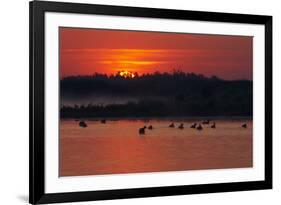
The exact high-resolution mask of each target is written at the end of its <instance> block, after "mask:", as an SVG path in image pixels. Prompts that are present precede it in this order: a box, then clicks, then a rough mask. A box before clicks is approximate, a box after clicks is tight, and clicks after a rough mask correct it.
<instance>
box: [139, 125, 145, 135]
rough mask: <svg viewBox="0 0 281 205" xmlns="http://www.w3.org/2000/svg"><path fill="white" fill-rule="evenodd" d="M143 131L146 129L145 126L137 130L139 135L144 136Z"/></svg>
mask: <svg viewBox="0 0 281 205" xmlns="http://www.w3.org/2000/svg"><path fill="white" fill-rule="evenodd" d="M145 129H146V126H144V127H142V128H140V129H139V134H140V135H144V134H145Z"/></svg>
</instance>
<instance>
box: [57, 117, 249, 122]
mask: <svg viewBox="0 0 281 205" xmlns="http://www.w3.org/2000/svg"><path fill="white" fill-rule="evenodd" d="M101 119H106V120H111V121H116V120H167V121H171V120H253V117H252V116H190V117H181V116H172V117H85V118H75V117H67V118H66V117H64V118H63V117H61V118H60V120H88V121H100V120H101Z"/></svg>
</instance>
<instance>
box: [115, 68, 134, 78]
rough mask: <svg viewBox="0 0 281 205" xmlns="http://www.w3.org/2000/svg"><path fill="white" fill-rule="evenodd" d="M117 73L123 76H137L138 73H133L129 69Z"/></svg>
mask: <svg viewBox="0 0 281 205" xmlns="http://www.w3.org/2000/svg"><path fill="white" fill-rule="evenodd" d="M117 75H118V76H121V77H123V78H135V77H136V76H137V73H133V72H131V71H128V70H122V71H118V72H117Z"/></svg>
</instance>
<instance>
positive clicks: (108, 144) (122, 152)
mask: <svg viewBox="0 0 281 205" xmlns="http://www.w3.org/2000/svg"><path fill="white" fill-rule="evenodd" d="M215 121H216V129H211V128H210V125H203V130H201V131H198V130H195V129H191V128H190V126H191V124H192V123H193V122H196V120H178V121H177V120H173V121H172V120H149V121H144V120H114V121H107V122H106V124H101V123H100V121H86V123H87V125H88V127H87V128H81V127H79V126H78V123H79V122H77V121H75V120H61V123H60V147H59V148H60V151H59V152H60V165H59V167H60V170H59V172H60V176H78V175H102V174H119V173H139V172H160V171H182V170H200V169H222V168H241V167H252V165H253V161H252V141H253V139H252V120H245V119H241V120H215ZM171 122H174V123H175V125H176V127H175V128H169V127H168V126H169V124H170V123H171ZM197 122H199V120H197ZM180 123H183V124H184V126H185V128H184V129H182V130H181V129H178V128H177V127H178V125H179V124H180ZM244 123H247V126H248V127H247V128H246V129H245V128H242V127H241V125H242V124H244ZM144 125H146V126H148V125H153V127H154V129H153V130H147V129H146V131H145V135H140V134H139V132H138V130H139V128H140V127H143V126H144Z"/></svg>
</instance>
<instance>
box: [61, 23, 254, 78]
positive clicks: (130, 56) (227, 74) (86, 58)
mask: <svg viewBox="0 0 281 205" xmlns="http://www.w3.org/2000/svg"><path fill="white" fill-rule="evenodd" d="M252 55H253V40H252V37H250V36H225V35H206V34H204V35H200V34H179V33H163V32H140V31H121V30H101V29H83V28H60V76H61V77H66V76H73V75H92V74H93V73H95V72H97V73H105V74H108V75H110V74H116V73H117V72H118V71H121V70H128V71H131V72H137V73H138V74H139V75H142V74H144V73H154V72H156V71H158V72H161V73H162V72H172V71H173V69H179V70H182V71H183V72H189V73H191V72H193V73H198V74H203V75H205V76H208V77H209V76H212V75H215V76H218V77H220V78H223V79H228V80H234V79H249V80H252V70H253V69H252V67H253V62H252V61H253V60H252V58H253V56H252Z"/></svg>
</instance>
